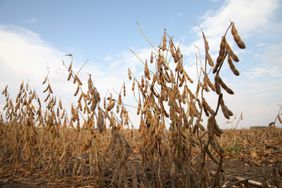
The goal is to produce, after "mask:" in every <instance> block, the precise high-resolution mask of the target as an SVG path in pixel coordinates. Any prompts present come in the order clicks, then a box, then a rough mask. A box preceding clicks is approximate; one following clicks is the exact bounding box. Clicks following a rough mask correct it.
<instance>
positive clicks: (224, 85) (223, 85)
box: [218, 77, 234, 95]
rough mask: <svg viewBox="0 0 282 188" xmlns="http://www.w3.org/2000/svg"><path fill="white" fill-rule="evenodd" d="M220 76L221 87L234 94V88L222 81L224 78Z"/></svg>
mask: <svg viewBox="0 0 282 188" xmlns="http://www.w3.org/2000/svg"><path fill="white" fill-rule="evenodd" d="M218 78H219V83H220V85H221V87H222V88H223V89H224V90H225V91H226V92H227V93H229V94H231V95H233V94H234V92H233V90H232V89H230V88H229V87H228V86H227V85H226V84H225V83H224V82H223V81H222V79H221V78H220V77H218Z"/></svg>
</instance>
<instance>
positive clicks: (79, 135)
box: [0, 22, 245, 187]
mask: <svg viewBox="0 0 282 188" xmlns="http://www.w3.org/2000/svg"><path fill="white" fill-rule="evenodd" d="M230 29H231V34H232V35H233V37H234V41H235V43H236V44H237V45H238V47H239V48H241V49H244V48H245V44H244V42H243V41H242V40H241V37H240V36H239V34H238V32H237V29H236V28H235V25H234V23H233V22H232V23H231V24H230V26H229V27H228V29H227V30H226V32H225V34H224V35H223V36H222V39H221V43H220V48H219V54H218V57H217V58H216V60H215V61H214V60H213V58H212V56H211V54H210V52H209V43H208V40H207V38H206V36H205V34H204V32H202V35H203V42H204V52H205V56H204V63H203V64H202V65H201V66H200V67H198V80H197V81H196V82H195V81H193V80H192V79H191V78H190V76H189V73H188V72H187V71H188V70H186V69H185V67H184V62H183V55H182V53H181V50H180V48H179V47H177V46H176V45H175V43H174V42H173V39H172V37H170V36H169V35H168V34H167V32H164V34H163V37H162V38H163V40H162V42H161V45H160V46H159V48H158V49H157V50H156V51H153V52H152V53H151V56H150V57H149V61H145V62H143V63H144V74H143V76H141V78H137V77H136V76H135V75H134V74H133V73H132V71H131V70H130V69H128V77H129V80H131V83H132V85H131V90H132V92H133V93H134V96H135V97H136V100H137V101H138V106H137V112H136V113H137V114H138V115H139V118H140V121H139V126H138V125H134V127H139V131H138V132H136V131H134V130H130V129H129V130H128V129H125V127H131V126H133V125H132V122H131V120H130V116H129V111H128V110H127V108H126V107H127V106H126V105H125V104H124V102H123V101H124V98H125V97H126V94H127V93H126V92H127V91H126V85H125V84H123V85H122V88H121V90H120V92H119V93H118V95H117V96H115V95H114V94H108V95H107V96H104V97H102V96H100V93H99V91H98V90H97V88H96V87H95V86H94V84H93V81H92V78H91V75H89V79H88V82H87V83H82V81H81V80H80V78H79V75H78V74H77V73H75V71H74V70H73V67H72V65H73V63H72V62H71V63H70V65H68V66H67V65H66V64H64V65H65V67H66V70H67V71H68V78H67V80H68V81H69V82H72V83H73V84H74V85H75V86H76V90H75V92H74V96H75V97H76V100H77V101H76V103H75V104H72V105H71V109H70V110H69V111H68V110H66V109H65V108H64V107H63V104H62V101H61V100H60V99H58V98H57V97H56V96H55V95H54V93H53V90H52V86H51V83H50V82H49V79H48V76H46V78H45V79H44V82H43V85H44V86H45V88H46V89H45V90H44V91H43V92H44V94H45V98H44V99H41V98H39V97H38V95H37V93H36V92H35V91H33V90H32V89H31V88H30V87H29V85H28V84H24V83H22V84H21V85H20V89H19V92H18V95H17V97H16V99H15V100H14V99H12V98H11V97H10V95H9V92H8V89H7V87H6V88H5V89H4V91H3V93H2V94H3V95H4V96H5V98H6V104H5V106H4V108H3V112H2V114H1V119H0V138H1V139H0V148H1V149H0V164H1V166H2V167H1V170H2V171H1V173H5V172H6V173H8V172H9V170H8V169H10V170H11V169H13V172H11V173H22V174H24V175H31V174H37V175H38V177H45V178H49V179H52V180H54V181H52V182H50V183H49V184H48V185H45V186H51V187H52V186H70V185H69V184H68V181H70V183H71V185H72V186H86V185H92V186H94V187H222V186H223V184H224V183H225V182H224V170H223V162H224V156H225V154H224V149H223V147H222V144H220V142H219V137H221V135H222V134H223V130H222V129H221V128H220V126H219V125H218V123H217V117H218V113H219V112H220V111H222V113H223V114H224V117H225V118H226V119H229V118H230V117H231V116H232V115H233V113H232V111H231V110H230V109H229V107H227V106H226V104H225V101H224V95H229V94H231V95H232V94H234V91H233V90H232V89H231V87H230V86H229V85H228V84H227V83H225V81H224V79H223V78H222V77H221V71H222V67H223V65H224V63H225V62H226V61H227V64H228V67H230V69H231V71H232V72H233V73H234V75H235V76H238V75H239V71H238V70H237V68H236V66H235V63H237V62H239V58H238V56H237V55H236V53H235V51H234V50H233V49H232V48H231V46H232V45H230V44H229V42H228V41H227V37H226V35H227V34H228V33H229V31H230ZM69 56H71V55H69ZM234 62H235V63H234ZM151 67H154V69H150V68H151ZM192 84H196V90H195V91H193V90H192V89H191V88H193V87H192ZM83 85H85V86H86V87H82V86H83ZM85 88H87V89H85ZM208 92H211V93H214V94H215V95H217V98H218V100H217V104H216V105H215V106H212V105H211V104H209V102H208V100H207V97H206V95H207V93H208ZM67 112H70V114H67ZM205 116H206V117H207V118H205ZM204 119H207V121H205V120H204ZM167 127H169V130H168V131H167V130H166V128H167ZM109 131H110V133H109ZM210 163H213V164H214V166H215V167H216V168H214V169H213V170H212V168H210ZM61 180H63V182H62V181H61Z"/></svg>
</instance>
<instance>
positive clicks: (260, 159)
mask: <svg viewBox="0 0 282 188" xmlns="http://www.w3.org/2000/svg"><path fill="white" fill-rule="evenodd" d="M230 138H231V139H230ZM220 142H221V145H222V146H223V148H224V150H225V160H224V169H223V171H224V174H225V178H224V187H243V188H244V187H273V188H274V187H277V188H280V187H281V188H282V130H281V129H273V130H268V129H266V130H230V131H226V132H225V134H224V136H223V137H222V138H221V140H220ZM210 168H211V169H213V170H214V172H216V169H215V168H214V166H213V163H211V164H210ZM95 182H97V179H95V177H91V176H77V177H73V176H69V177H64V178H54V177H48V176H46V175H44V174H42V173H41V174H33V173H32V172H29V171H27V170H25V169H24V168H16V167H15V168H11V166H9V168H6V167H5V166H0V188H37V187H50V188H51V187H84V188H86V187H95ZM253 183H258V185H255V186H254V185H253ZM89 185H91V186H89Z"/></svg>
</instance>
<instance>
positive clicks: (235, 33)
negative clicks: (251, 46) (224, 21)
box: [231, 23, 246, 49]
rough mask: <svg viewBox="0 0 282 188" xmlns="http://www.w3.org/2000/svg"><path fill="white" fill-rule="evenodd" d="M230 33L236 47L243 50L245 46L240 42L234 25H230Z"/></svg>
mask: <svg viewBox="0 0 282 188" xmlns="http://www.w3.org/2000/svg"><path fill="white" fill-rule="evenodd" d="M231 33H232V35H233V38H234V41H235V42H236V44H237V46H238V47H239V48H241V49H245V48H246V45H245V43H244V42H243V41H242V39H241V37H240V35H239V34H238V31H237V29H236V27H235V24H234V23H233V24H232V27H231Z"/></svg>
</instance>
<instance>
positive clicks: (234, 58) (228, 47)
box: [225, 41, 239, 62]
mask: <svg viewBox="0 0 282 188" xmlns="http://www.w3.org/2000/svg"><path fill="white" fill-rule="evenodd" d="M225 48H226V51H227V53H228V55H229V56H231V58H232V59H233V60H234V61H236V62H239V58H238V56H237V55H236V54H235V53H234V52H233V50H232V48H231V47H230V45H229V44H228V42H227V41H226V42H225Z"/></svg>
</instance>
